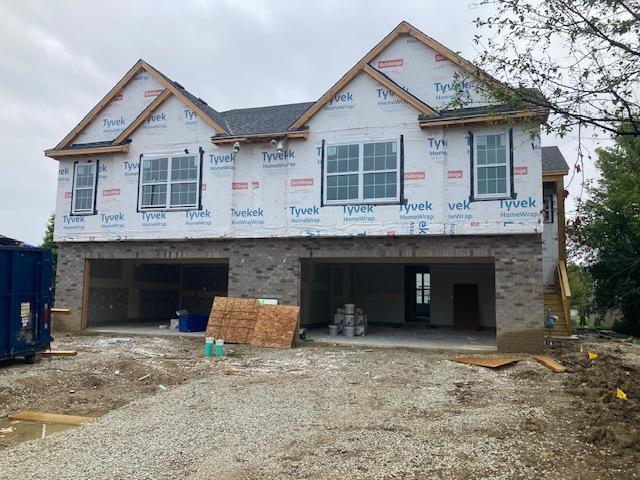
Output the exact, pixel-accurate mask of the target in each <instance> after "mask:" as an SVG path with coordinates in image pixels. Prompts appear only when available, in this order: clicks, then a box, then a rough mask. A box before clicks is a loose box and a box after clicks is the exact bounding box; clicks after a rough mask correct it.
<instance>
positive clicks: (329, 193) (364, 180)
mask: <svg viewBox="0 0 640 480" xmlns="http://www.w3.org/2000/svg"><path fill="white" fill-rule="evenodd" d="M400 162H401V158H400V148H399V142H398V141H397V140H392V141H383V142H366V143H352V144H345V145H329V146H327V147H326V154H325V163H324V165H325V166H324V170H325V171H324V176H325V178H324V185H325V188H324V199H323V200H324V203H325V204H327V205H332V204H333V205H342V204H345V203H394V202H398V201H399V199H400Z"/></svg>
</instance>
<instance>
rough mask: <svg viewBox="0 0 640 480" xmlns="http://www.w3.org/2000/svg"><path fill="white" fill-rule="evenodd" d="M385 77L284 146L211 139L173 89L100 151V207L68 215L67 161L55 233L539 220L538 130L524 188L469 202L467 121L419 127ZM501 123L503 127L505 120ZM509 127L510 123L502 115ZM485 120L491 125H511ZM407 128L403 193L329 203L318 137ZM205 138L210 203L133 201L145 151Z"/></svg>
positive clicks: (256, 232) (496, 227) (524, 141)
mask: <svg viewBox="0 0 640 480" xmlns="http://www.w3.org/2000/svg"><path fill="white" fill-rule="evenodd" d="M381 88H382V87H381V86H380V85H379V84H377V82H375V81H374V80H372V79H371V78H370V77H369V76H367V75H366V74H359V75H358V76H357V77H356V78H355V79H354V80H353V81H352V82H351V83H350V84H349V85H348V86H347V87H346V88H345V89H344V90H343V91H342V92H341V93H340V94H339V95H337V96H336V97H335V98H334V100H333V101H332V102H330V103H329V104H327V105H326V106H325V107H324V108H323V109H322V110H321V111H320V112H318V113H317V114H316V115H315V116H314V117H313V118H312V119H311V120H310V122H309V127H310V134H309V138H308V139H307V140H293V141H290V142H289V143H288V145H287V146H286V149H285V152H284V154H282V155H277V153H276V151H275V149H273V147H271V145H269V144H268V143H265V144H243V145H242V147H241V150H240V152H239V153H238V154H236V155H233V154H232V153H231V151H232V149H231V146H226V147H223V148H220V147H216V146H214V145H212V144H211V142H210V137H211V136H212V135H213V134H214V132H213V130H212V129H211V128H210V127H209V126H208V125H207V124H206V123H204V122H203V121H202V120H200V119H198V118H197V117H194V115H193V112H191V111H190V110H189V109H188V108H187V107H185V106H184V105H183V104H182V102H181V101H180V100H178V99H177V98H175V97H171V98H169V99H168V100H167V101H166V102H165V103H164V104H163V105H162V106H161V107H160V108H159V109H158V110H157V111H156V112H155V114H154V115H155V116H154V118H155V120H152V119H150V120H149V121H148V122H146V123H144V124H143V126H141V127H140V128H139V129H138V130H137V131H136V132H135V133H134V134H133V135H132V144H131V149H130V151H129V153H127V154H120V155H108V156H101V157H95V158H94V160H96V159H99V160H100V174H99V180H98V188H97V211H98V213H97V214H96V215H90V216H82V217H78V216H71V215H69V212H70V209H71V176H72V172H73V163H74V162H73V161H72V160H63V161H61V162H60V172H61V173H60V176H59V189H58V202H57V212H56V213H57V215H56V229H55V239H56V241H86V240H126V239H188V238H223V237H231V238H242V237H288V236H291V237H298V236H351V235H443V234H469V235H474V234H504V233H533V232H541V231H542V223H541V221H540V218H539V217H540V215H539V213H540V210H541V208H542V201H541V193H542V192H541V190H542V185H541V184H542V181H541V175H542V173H541V157H540V147H539V143H538V142H537V141H533V142H532V140H531V137H530V135H529V133H527V132H525V131H523V130H521V129H520V128H518V127H516V128H514V132H513V134H514V135H513V136H514V170H515V173H516V175H515V176H514V180H515V189H516V193H517V199H516V200H506V201H505V200H503V201H483V202H469V193H470V177H469V169H470V162H469V150H468V144H467V134H468V129H466V128H457V127H456V128H447V129H444V130H443V129H442V128H435V129H425V130H422V129H420V128H419V127H418V125H417V115H418V112H417V111H416V110H415V109H414V108H413V107H411V106H409V105H407V104H406V103H404V102H403V101H396V102H394V103H385V102H384V101H381V100H380V93H379V91H380V89H381ZM501 128H502V127H501ZM504 128H506V127H504ZM504 128H502V130H500V129H498V128H497V127H478V128H474V129H473V131H474V132H475V133H476V134H477V133H480V132H484V131H496V130H500V131H505V130H504ZM400 135H403V136H404V147H405V158H404V172H405V187H404V196H405V198H406V201H407V203H406V204H405V205H364V206H362V205H360V206H354V205H347V206H325V207H321V195H320V185H321V177H322V175H321V166H320V146H321V144H322V140H323V139H324V140H325V141H326V143H327V144H332V143H345V142H362V141H375V140H390V139H395V140H398V139H399V138H400ZM199 147H202V148H203V149H204V159H203V191H202V210H200V211H198V210H192V211H167V212H147V213H145V212H142V213H141V212H137V211H136V210H137V208H136V207H137V193H138V161H139V155H140V154H146V155H152V154H158V153H171V152H176V153H179V152H182V151H184V149H185V148H187V149H189V151H190V152H195V151H197V149H198V148H199Z"/></svg>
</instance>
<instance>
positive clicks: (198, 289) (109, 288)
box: [84, 259, 229, 335]
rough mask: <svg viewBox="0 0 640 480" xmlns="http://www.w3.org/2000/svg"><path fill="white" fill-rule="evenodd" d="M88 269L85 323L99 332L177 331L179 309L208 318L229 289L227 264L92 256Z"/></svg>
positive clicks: (160, 332)
mask: <svg viewBox="0 0 640 480" xmlns="http://www.w3.org/2000/svg"><path fill="white" fill-rule="evenodd" d="M88 268H89V275H88V285H85V288H84V292H85V296H86V297H85V304H86V307H87V309H86V318H85V325H86V327H87V328H88V329H89V330H94V331H103V332H122V333H127V332H128V333H157V334H163V333H177V332H178V330H177V329H175V328H173V329H172V328H170V327H171V319H177V318H178V317H177V315H176V311H177V310H186V311H187V312H188V313H189V314H190V315H207V316H208V315H209V312H210V310H211V305H212V303H213V300H214V298H215V297H216V296H227V291H228V276H229V267H228V264H227V263H226V262H225V263H212V262H207V261H198V260H192V261H187V262H185V261H180V262H176V261H172V260H171V261H158V260H130V259H122V260H89V266H88ZM173 323H174V324H175V322H173ZM200 335H201V334H200Z"/></svg>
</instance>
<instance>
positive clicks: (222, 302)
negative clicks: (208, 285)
mask: <svg viewBox="0 0 640 480" xmlns="http://www.w3.org/2000/svg"><path fill="white" fill-rule="evenodd" d="M257 314H258V300H257V299H255V298H232V297H216V298H215V300H214V301H213V306H212V307H211V313H210V315H209V323H208V325H207V330H206V332H205V336H207V337H214V338H221V339H223V340H224V342H225V343H249V340H250V339H251V334H252V332H253V328H254V326H255V323H256V317H257Z"/></svg>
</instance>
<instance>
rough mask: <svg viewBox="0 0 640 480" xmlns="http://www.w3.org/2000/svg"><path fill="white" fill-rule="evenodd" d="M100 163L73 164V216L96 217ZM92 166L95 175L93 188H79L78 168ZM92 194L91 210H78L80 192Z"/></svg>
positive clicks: (93, 176) (90, 161)
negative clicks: (77, 202) (77, 203)
mask: <svg viewBox="0 0 640 480" xmlns="http://www.w3.org/2000/svg"><path fill="white" fill-rule="evenodd" d="M98 165H99V162H98V161H92V160H87V161H84V162H75V163H74V164H73V189H72V192H71V215H95V213H96V190H97V187H98ZM85 166H92V167H93V173H92V176H91V186H86V185H83V186H78V173H79V172H80V169H79V168H78V167H85ZM79 190H82V191H90V192H91V206H90V207H89V208H76V200H77V195H78V191H79Z"/></svg>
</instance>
